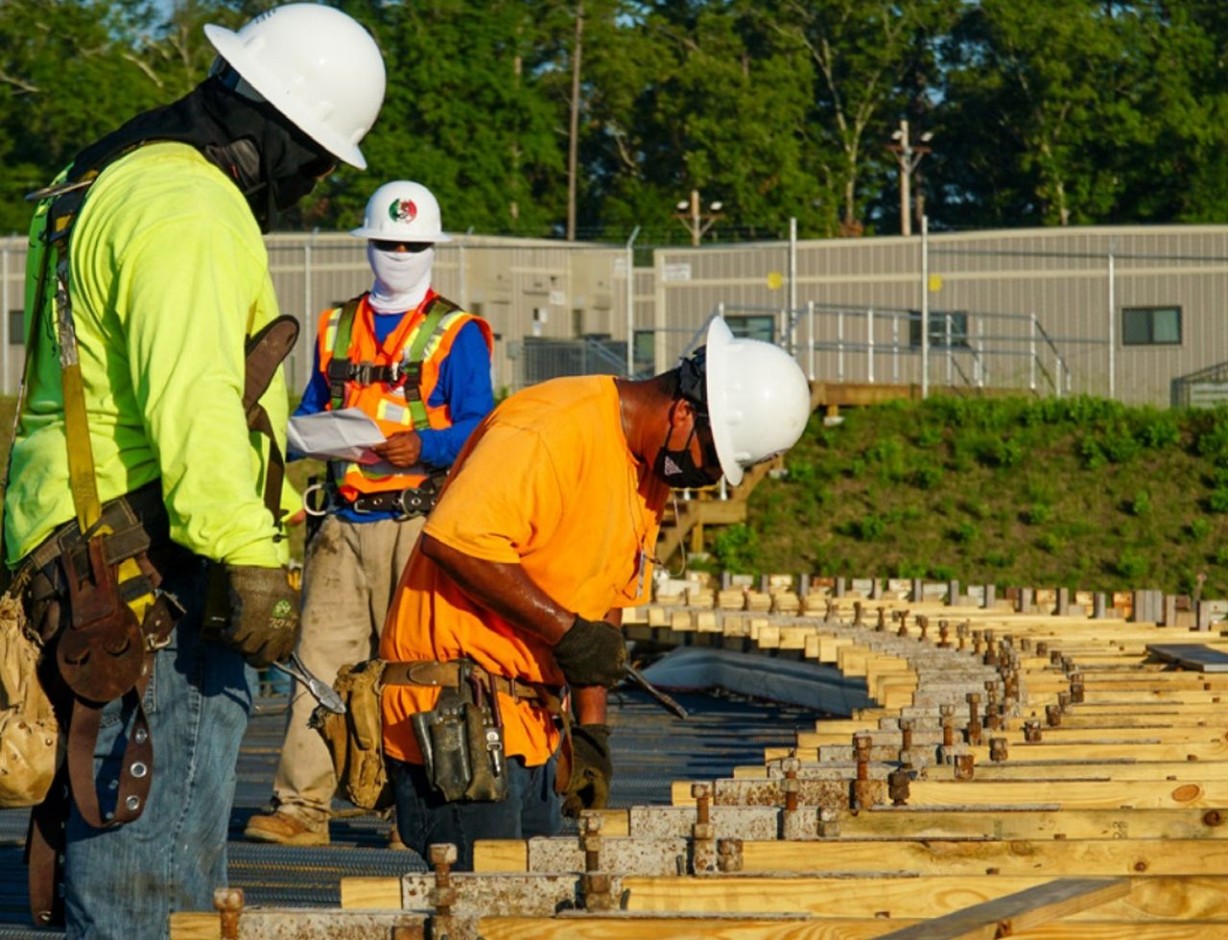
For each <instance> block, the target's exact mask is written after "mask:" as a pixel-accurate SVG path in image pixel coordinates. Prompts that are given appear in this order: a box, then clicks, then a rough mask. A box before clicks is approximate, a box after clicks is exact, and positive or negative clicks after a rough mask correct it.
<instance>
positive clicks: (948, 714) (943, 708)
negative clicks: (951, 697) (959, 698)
mask: <svg viewBox="0 0 1228 940" xmlns="http://www.w3.org/2000/svg"><path fill="white" fill-rule="evenodd" d="M938 713H939V714H940V715H941V716H942V746H943V747H945V748H952V747H954V746H955V706H954V705H939V706H938Z"/></svg>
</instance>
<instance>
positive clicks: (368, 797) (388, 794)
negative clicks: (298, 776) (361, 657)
mask: <svg viewBox="0 0 1228 940" xmlns="http://www.w3.org/2000/svg"><path fill="white" fill-rule="evenodd" d="M383 673H384V662H383V660H380V659H369V660H366V661H364V662H361V663H355V664H353V665H348V666H342V667H341V669H339V670H338V671H337V679H336V681H335V682H334V683H333V689H334V691H336V693H337V694H338V695H339V696H341V700H342V701H343V702H344V703H345V713H344V714H337V713H336V712H331V711H329V710H328V709H327V708H325V707H324V706H323V705H317V706H316V708H315V710H314V711H313V712H312V713H311V718H310V720H309V721H308V725H309V726H310V727H312V728H315V729H316V731H318V732H319V733H320V737H322V738H323V739H324V744H325V746H326V747H327V748H328V752H329V755H330V756H331V757H332V760H333V770H334V771H335V772H336V774H337V782H338V785H339V787H340V790H341V792H342V794H343V795H344V796H345V797H346V798H347V799H348V800H349V801H350V802H351V803H353V804H354V805H355V806H357V807H359V808H360V809H370V810H382V809H387V808H388V807H389V806H391V805H392V803H393V795H392V786H391V784H390V783H389V781H388V771H387V768H386V767H385V766H384V735H383V730H382V728H381V718H380V689H381V684H380V680H381V678H382V677H383Z"/></svg>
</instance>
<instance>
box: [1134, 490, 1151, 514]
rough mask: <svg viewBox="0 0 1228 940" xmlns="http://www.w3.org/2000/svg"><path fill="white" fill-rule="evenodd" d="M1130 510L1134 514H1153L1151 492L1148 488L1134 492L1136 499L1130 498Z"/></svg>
mask: <svg viewBox="0 0 1228 940" xmlns="http://www.w3.org/2000/svg"><path fill="white" fill-rule="evenodd" d="M1129 511H1130V515H1132V516H1139V517H1140V518H1141V517H1143V516H1150V515H1151V494H1149V493H1148V492H1147V491H1146V490H1143V491H1141V492H1138V493H1135V494H1134V499H1132V500H1130V503H1129Z"/></svg>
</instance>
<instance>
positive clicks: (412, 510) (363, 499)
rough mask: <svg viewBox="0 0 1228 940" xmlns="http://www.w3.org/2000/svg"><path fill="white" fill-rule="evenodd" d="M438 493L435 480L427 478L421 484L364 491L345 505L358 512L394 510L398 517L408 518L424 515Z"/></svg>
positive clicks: (430, 508) (433, 503) (433, 506)
mask: <svg viewBox="0 0 1228 940" xmlns="http://www.w3.org/2000/svg"><path fill="white" fill-rule="evenodd" d="M438 495H439V491H438V489H437V488H436V486H435V481H434V480H427V481H426V482H425V483H423V484H422V485H421V486H410V487H407V488H406V489H403V490H388V491H387V492H384V493H364V494H363V495H362V496H359V497H358V498H357V499H355V500H354V501H353V502H352V503H348V504H346V505H349V506H350V507H352V508H353V509H354V511H355V512H359V513H363V512H395V513H396V514H397V518H398V519H409V518H411V517H413V516H425V515H426V514H427V513H429V512H430V511H431V510H432V509H434V508H435V498H436V497H437V496H438Z"/></svg>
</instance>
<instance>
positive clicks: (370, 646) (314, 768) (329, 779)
mask: <svg viewBox="0 0 1228 940" xmlns="http://www.w3.org/2000/svg"><path fill="white" fill-rule="evenodd" d="M425 521H426V520H425V517H423V516H415V517H413V518H412V519H406V520H404V521H401V522H398V521H395V520H391V519H385V520H381V521H379V522H363V523H353V522H347V521H346V520H344V519H339V518H337V517H336V516H333V515H329V516H327V517H326V518H325V519H324V521H323V522H322V523H321V525H320V530H319V531H318V532H317V533H316V534H315V537H314V538H313V539H312V540H311V542H310V543H309V544H308V546H307V558H306V561H305V564H304V566H303V617H302V619H303V632H302V635H301V637H300V639H299V644H298V654H299V657H300V658H301V659H302V661H303V665H305V666H306V667H307V668H308V669H309V670H311V672H313V673H314V674H315V675H316V676H318V677H319V678H320V679H322V680H324V681H325V682H328V683H330V684H331V683H332V681H333V680H334V679H335V678H336V676H337V670H339V669H340V668H341V667H342V666H344V665H346V664H348V663H357V662H362V661H363V660H366V659H370V658H371V657H373V656H375V654H376V652H377V651H378V649H379V638H380V632H381V631H382V630H383V628H384V616H385V615H386V614H387V612H388V607H389V605H390V604H391V602H392V594H393V591H395V590H396V586H397V582H398V581H399V580H400V578H401V571H402V570H403V569H404V568H405V563H406V561H407V560H408V559H409V553H410V550H411V549H412V548H413V547H414V543H415V542H416V541H417V540H418V534H419V533H420V532H421V531H422V526H423V523H424V522H425ZM291 695H292V697H291V703H290V717H289V724H288V725H287V727H286V740H285V744H284V745H283V746H282V751H281V760H280V761H279V763H278V765H277V776H276V777H275V778H274V781H273V795H274V797H275V798H276V800H277V803H278V807H279V808H280V809H284V810H286V811H288V812H290V813H293V814H294V815H297V816H299V817H300V818H302V819H304V820H305V821H307V822H309V823H319V822H321V821H324V820H327V819H328V817H329V815H330V813H331V806H332V799H333V793H334V792H335V791H336V789H337V777H336V775H335V774H334V773H333V764H332V759H331V758H330V757H329V754H328V749H327V748H326V747H325V746H324V742H323V740H322V739H321V738H320V735H319V733H318V732H317V731H315V730H313V729H311V728H308V727H307V719H308V718H309V717H310V716H311V712H312V710H313V709H314V708H315V706H316V700H315V699H314V698H312V696H311V694H310V693H309V692H308V691H307V690H306V689H304V688H303V687H302V686H301V685H300V684H299V683H297V682H296V683H295V684H294V688H293V692H292V693H291Z"/></svg>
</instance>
